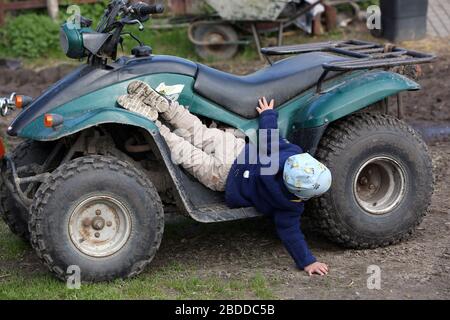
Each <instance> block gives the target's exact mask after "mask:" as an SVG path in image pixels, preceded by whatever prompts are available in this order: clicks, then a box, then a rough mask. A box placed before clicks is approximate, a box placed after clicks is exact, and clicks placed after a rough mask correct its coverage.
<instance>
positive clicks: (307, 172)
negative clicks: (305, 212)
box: [283, 153, 331, 200]
mask: <svg viewBox="0 0 450 320" xmlns="http://www.w3.org/2000/svg"><path fill="white" fill-rule="evenodd" d="M283 180H284V184H285V185H286V187H287V189H288V190H289V191H290V192H292V193H293V194H295V195H296V196H297V197H298V198H300V199H302V200H308V199H310V198H313V197H318V196H320V195H322V194H324V193H325V192H327V191H328V189H329V188H330V187H331V172H330V170H329V169H328V168H327V167H326V166H325V165H323V164H322V163H320V162H319V161H317V160H316V159H314V158H313V157H312V156H311V155H310V154H308V153H301V154H296V155H293V156H291V157H289V158H288V159H287V160H286V162H285V164H284V170H283Z"/></svg>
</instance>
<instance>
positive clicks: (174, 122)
mask: <svg viewBox="0 0 450 320" xmlns="http://www.w3.org/2000/svg"><path fill="white" fill-rule="evenodd" d="M128 93H129V94H128V95H125V96H121V97H119V99H118V103H119V104H120V105H121V106H122V107H124V108H125V109H128V110H130V111H134V112H137V113H140V114H142V115H144V116H146V117H148V118H150V119H151V120H152V121H154V122H155V123H156V125H157V126H158V128H159V130H160V134H161V135H162V136H163V138H164V139H165V141H166V143H167V145H168V146H169V148H170V150H171V153H172V160H173V161H174V162H175V163H177V164H180V165H182V166H183V168H185V169H186V170H187V171H188V172H189V173H191V174H192V175H193V176H194V177H195V178H197V179H198V180H199V181H200V182H201V183H203V184H204V185H205V186H207V187H208V188H210V189H212V190H217V191H225V199H226V202H227V205H228V206H230V207H232V208H234V207H249V206H254V207H255V208H256V209H257V210H258V211H260V212H262V213H264V214H267V215H270V216H272V217H273V220H274V222H275V226H276V229H277V233H278V235H279V237H280V239H281V241H282V242H283V244H284V246H285V247H286V249H287V251H288V252H289V254H290V255H291V256H292V258H293V259H294V261H295V263H296V265H297V267H298V268H300V269H303V270H305V271H306V272H308V274H309V275H312V274H314V273H316V274H319V275H325V274H327V273H328V266H327V265H326V264H324V263H320V262H317V261H316V258H315V257H314V256H313V255H312V254H311V252H310V250H309V249H308V246H307V244H306V241H305V239H304V236H303V234H302V232H301V230H300V216H301V214H302V212H303V209H304V203H303V201H305V200H307V199H309V198H312V197H316V196H319V195H321V194H323V193H324V192H326V191H327V190H328V189H329V187H330V185H331V173H330V171H329V170H328V169H327V168H326V167H325V166H324V165H323V164H321V163H320V162H318V161H317V160H315V159H314V158H313V157H311V156H310V155H309V154H307V153H302V149H301V148H300V147H299V146H297V145H294V144H291V143H289V142H288V141H286V140H285V139H280V138H278V139H277V134H278V130H277V128H278V125H277V112H276V111H275V110H273V106H274V100H271V101H270V103H268V102H267V100H266V98H262V99H260V100H259V107H257V108H256V109H257V111H258V113H259V114H260V116H259V129H260V131H261V132H263V133H266V135H261V134H260V142H259V143H258V146H255V145H254V144H251V143H248V144H247V143H246V142H245V140H244V139H242V138H239V137H236V136H235V135H233V134H232V133H230V132H228V131H223V130H219V129H217V128H207V127H206V126H205V125H203V124H202V122H201V121H200V119H199V118H198V117H196V116H195V115H193V114H191V113H190V112H189V111H188V110H187V109H186V108H184V107H183V106H181V105H179V104H178V103H177V102H174V101H170V100H168V99H167V98H165V97H164V96H162V95H161V94H159V93H157V92H156V91H154V90H153V89H152V88H151V87H150V86H149V85H147V84H146V83H144V82H141V81H133V82H131V83H130V85H129V86H128ZM159 114H160V115H161V116H162V118H163V119H164V120H166V121H167V122H168V123H169V124H170V125H171V126H173V128H174V129H175V131H174V132H172V131H171V129H169V127H167V126H166V125H164V124H162V123H161V122H160V121H158V120H157V119H158V116H159ZM274 137H275V139H274ZM255 150H256V151H257V152H255ZM261 150H263V151H265V153H264V154H262V153H261ZM266 156H267V157H269V159H270V161H269V162H267V158H266ZM271 168H272V170H273V172H271V173H270V174H267V173H265V174H264V170H270V169H271ZM267 172H269V171H267Z"/></svg>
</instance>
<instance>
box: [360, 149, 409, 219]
mask: <svg viewBox="0 0 450 320" xmlns="http://www.w3.org/2000/svg"><path fill="white" fill-rule="evenodd" d="M405 176H406V175H405V171H404V169H403V167H402V166H401V165H400V163H398V162H397V161H396V160H394V159H392V158H390V157H375V158H372V159H369V160H367V161H366V162H365V163H363V165H362V166H361V167H360V168H359V170H358V172H357V174H356V178H355V180H354V184H353V193H354V195H355V198H356V201H357V202H358V204H359V206H360V207H361V208H362V209H363V210H365V211H367V212H369V213H371V214H376V215H382V214H386V213H388V212H390V211H391V210H392V209H393V208H395V207H396V206H397V205H398V204H399V203H400V202H401V201H402V199H403V197H404V193H405V186H406V178H405Z"/></svg>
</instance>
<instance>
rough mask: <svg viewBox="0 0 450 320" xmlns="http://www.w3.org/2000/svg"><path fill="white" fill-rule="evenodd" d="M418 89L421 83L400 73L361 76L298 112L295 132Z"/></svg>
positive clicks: (365, 74) (341, 84)
mask: <svg viewBox="0 0 450 320" xmlns="http://www.w3.org/2000/svg"><path fill="white" fill-rule="evenodd" d="M419 89H420V85H419V84H418V83H416V82H414V81H412V80H410V79H408V78H406V77H404V76H402V75H399V74H397V73H393V72H387V71H373V72H366V73H362V74H360V75H358V76H356V77H352V78H349V79H346V80H345V81H343V82H340V83H338V84H337V85H335V86H332V87H330V88H328V89H326V90H325V91H324V92H322V93H321V94H320V96H319V97H318V98H317V99H314V100H313V102H312V103H311V104H309V105H308V106H306V107H305V108H301V109H300V110H299V111H298V112H297V114H296V115H295V116H294V117H293V118H294V119H295V120H294V123H293V124H294V127H295V128H311V127H319V126H322V125H324V124H327V123H330V122H333V121H335V120H338V119H339V118H342V117H344V116H346V115H348V114H350V113H353V112H355V111H358V110H361V109H363V108H365V107H367V106H369V105H371V104H373V103H375V102H377V101H380V100H382V99H384V98H386V97H389V96H392V95H394V94H397V93H398V92H401V91H405V90H419Z"/></svg>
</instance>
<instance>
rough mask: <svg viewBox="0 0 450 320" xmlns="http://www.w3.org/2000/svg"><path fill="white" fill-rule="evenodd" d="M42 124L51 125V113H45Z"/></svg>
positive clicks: (48, 126)
mask: <svg viewBox="0 0 450 320" xmlns="http://www.w3.org/2000/svg"><path fill="white" fill-rule="evenodd" d="M44 126H46V127H47V128H51V127H53V115H51V114H46V115H45V116H44Z"/></svg>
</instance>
